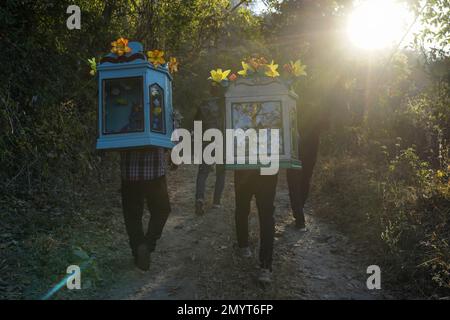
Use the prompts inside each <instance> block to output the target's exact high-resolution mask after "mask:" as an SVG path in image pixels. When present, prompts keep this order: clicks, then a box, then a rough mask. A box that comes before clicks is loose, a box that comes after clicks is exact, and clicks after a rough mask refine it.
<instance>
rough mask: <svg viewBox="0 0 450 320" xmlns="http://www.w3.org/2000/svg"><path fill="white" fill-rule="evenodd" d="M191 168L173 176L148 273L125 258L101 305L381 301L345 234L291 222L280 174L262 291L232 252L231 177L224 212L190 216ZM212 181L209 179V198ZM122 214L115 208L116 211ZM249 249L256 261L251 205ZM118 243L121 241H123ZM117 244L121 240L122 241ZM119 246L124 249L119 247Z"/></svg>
mask: <svg viewBox="0 0 450 320" xmlns="http://www.w3.org/2000/svg"><path fill="white" fill-rule="evenodd" d="M195 170H196V168H195V167H193V166H184V167H181V168H180V169H179V170H178V171H176V172H174V173H171V174H170V177H169V189H170V191H169V192H170V195H171V199H172V214H171V216H170V218H169V221H168V223H167V225H166V228H165V230H164V233H163V237H162V239H161V240H160V242H159V243H158V247H157V250H156V252H155V253H154V254H153V255H152V265H151V269H150V271H149V272H148V273H145V274H143V273H140V272H138V271H137V270H136V269H134V268H133V267H132V264H131V260H130V258H129V253H128V252H124V253H123V257H124V258H123V261H121V262H120V263H121V264H123V268H122V270H124V271H123V273H121V274H120V275H119V276H118V278H117V280H116V281H115V283H114V284H113V285H112V287H111V288H110V289H108V290H106V291H103V292H100V293H99V295H98V298H106V299H379V298H383V297H385V296H384V294H383V291H378V292H374V291H369V290H367V288H366V285H365V281H366V277H367V275H366V267H367V266H364V265H362V264H361V262H360V260H359V258H360V255H361V252H360V251H359V250H358V249H357V248H355V247H354V246H353V245H352V244H350V243H349V241H348V240H347V239H346V237H344V236H343V235H341V234H339V233H337V232H336V231H335V230H333V228H332V227H331V226H328V225H327V224H326V223H325V222H323V221H319V220H318V219H317V218H315V217H314V216H313V215H308V216H307V220H308V224H309V226H310V232H308V233H304V234H301V233H299V232H298V231H297V230H295V229H294V228H293V227H292V226H291V223H292V221H293V218H292V217H291V214H290V210H289V199H288V194H287V186H286V182H285V172H281V174H280V178H279V182H278V193H277V201H276V208H277V209H276V231H277V232H276V240H275V249H274V252H275V254H274V282H273V285H272V286H271V287H269V288H261V287H260V286H259V285H258V283H257V281H256V272H255V271H256V270H257V269H256V266H257V260H256V258H255V259H249V260H242V259H240V258H239V257H238V256H237V255H236V254H235V249H234V244H235V233H234V219H233V209H234V196H233V178H232V174H231V173H228V177H227V179H228V180H227V187H226V189H225V193H224V199H223V208H222V209H216V210H213V209H212V208H209V209H208V211H207V214H206V215H205V216H203V217H196V216H195V215H194V214H193V203H194V198H193V197H194V188H195V173H196V171H195ZM213 180H214V179H213V176H211V177H210V179H209V181H208V192H209V195H212V183H213ZM117 211H120V208H117ZM250 219H251V220H250V224H251V228H250V229H251V235H250V239H251V243H252V247H253V248H254V250H255V257H257V254H256V252H257V247H258V242H257V239H258V237H257V233H258V230H257V229H258V222H257V216H256V208H255V205H254V204H253V205H252V214H251V217H250ZM121 238H122V237H121ZM122 240H123V239H122ZM122 248H123V247H122Z"/></svg>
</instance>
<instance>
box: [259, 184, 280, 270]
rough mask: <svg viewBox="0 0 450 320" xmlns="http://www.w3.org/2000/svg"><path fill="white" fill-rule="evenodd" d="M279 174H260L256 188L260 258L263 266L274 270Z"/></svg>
mask: <svg viewBox="0 0 450 320" xmlns="http://www.w3.org/2000/svg"><path fill="white" fill-rule="evenodd" d="M277 180H278V175H274V176H259V177H258V189H257V190H256V205H257V207H258V216H259V228H260V251H259V260H260V263H261V268H263V269H269V270H270V271H271V270H272V255H273V241H274V235H275V219H274V216H273V214H274V211H275V207H274V200H275V194H276V188H277Z"/></svg>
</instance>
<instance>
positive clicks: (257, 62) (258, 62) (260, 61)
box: [248, 57, 267, 70]
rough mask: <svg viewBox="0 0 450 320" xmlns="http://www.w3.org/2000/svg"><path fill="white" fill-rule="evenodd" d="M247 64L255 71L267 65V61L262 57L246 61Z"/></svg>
mask: <svg viewBox="0 0 450 320" xmlns="http://www.w3.org/2000/svg"><path fill="white" fill-rule="evenodd" d="M248 63H249V64H250V66H251V67H252V68H253V70H257V69H259V68H261V67H264V66H265V65H266V64H267V60H266V58H264V57H253V58H250V59H249V60H248Z"/></svg>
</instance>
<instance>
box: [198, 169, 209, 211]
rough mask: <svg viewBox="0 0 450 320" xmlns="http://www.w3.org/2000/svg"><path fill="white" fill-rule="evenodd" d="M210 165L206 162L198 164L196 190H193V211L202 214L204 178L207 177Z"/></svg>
mask: <svg viewBox="0 0 450 320" xmlns="http://www.w3.org/2000/svg"><path fill="white" fill-rule="evenodd" d="M210 171H211V166H210V165H207V164H204V163H202V164H200V165H199V167H198V173H197V182H196V191H195V213H196V214H197V215H203V214H204V213H205V209H204V203H205V189H206V179H207V178H208V175H209V172H210Z"/></svg>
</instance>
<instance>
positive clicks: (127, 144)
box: [96, 42, 174, 150]
mask: <svg viewBox="0 0 450 320" xmlns="http://www.w3.org/2000/svg"><path fill="white" fill-rule="evenodd" d="M128 46H129V47H130V48H131V52H129V53H127V54H125V55H122V56H118V55H116V54H113V53H110V54H108V55H107V56H106V57H104V58H103V59H102V60H101V61H100V64H99V65H98V66H97V71H98V138H97V145H96V148H97V149H100V150H111V149H131V148H134V149H136V148H144V147H150V146H154V147H163V148H172V147H173V143H172V141H171V136H172V132H173V130H174V121H173V109H172V76H171V75H170V73H169V70H168V68H167V66H166V65H162V66H159V67H158V68H155V67H154V66H153V65H152V64H151V63H150V62H148V61H147V58H146V56H145V54H144V53H143V47H142V45H141V44H140V43H139V42H130V43H129V45H128Z"/></svg>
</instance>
